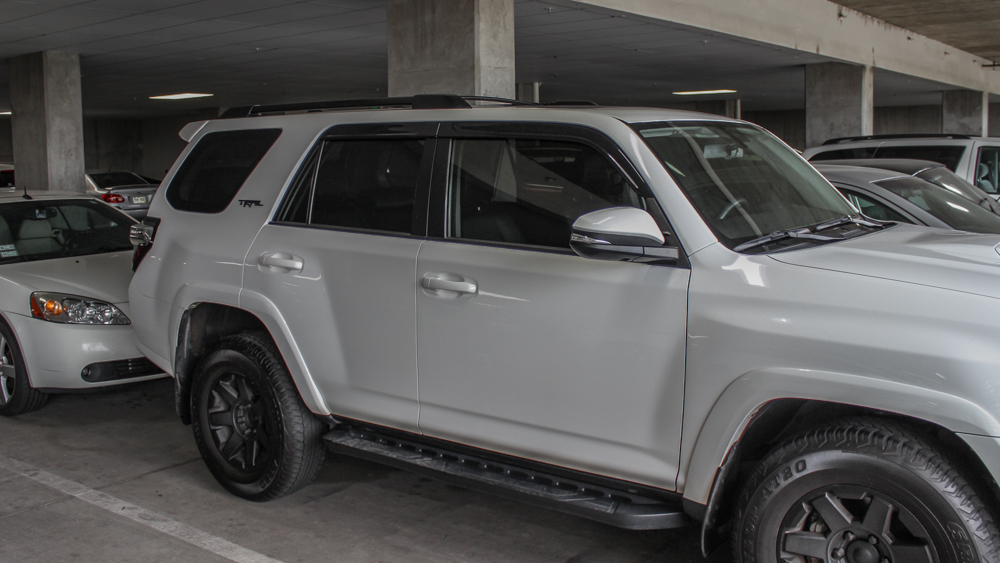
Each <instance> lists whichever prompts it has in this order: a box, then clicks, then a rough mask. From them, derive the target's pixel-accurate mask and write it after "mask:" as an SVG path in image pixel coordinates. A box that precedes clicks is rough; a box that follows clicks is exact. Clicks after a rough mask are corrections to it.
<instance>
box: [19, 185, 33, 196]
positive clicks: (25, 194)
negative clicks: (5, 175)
mask: <svg viewBox="0 0 1000 563" xmlns="http://www.w3.org/2000/svg"><path fill="white" fill-rule="evenodd" d="M21 186H23V187H24V195H23V196H21V197H23V198H24V199H35V198H33V197H31V196H30V195H28V184H21Z"/></svg>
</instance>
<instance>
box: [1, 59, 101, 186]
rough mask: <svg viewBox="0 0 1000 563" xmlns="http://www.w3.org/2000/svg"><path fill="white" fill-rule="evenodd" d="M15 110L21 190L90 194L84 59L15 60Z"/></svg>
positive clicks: (12, 102) (12, 94) (16, 161)
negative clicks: (86, 173)
mask: <svg viewBox="0 0 1000 563" xmlns="http://www.w3.org/2000/svg"><path fill="white" fill-rule="evenodd" d="M10 108H11V136H12V138H13V144H14V167H15V168H16V169H17V185H18V187H23V186H27V187H28V188H29V189H34V190H65V191H74V192H83V191H85V190H86V186H85V184H84V178H83V174H84V152H83V103H82V101H81V97H80V56H79V55H77V54H75V53H62V52H57V51H45V52H42V53H33V54H30V55H22V56H20V57H14V58H12V59H10Z"/></svg>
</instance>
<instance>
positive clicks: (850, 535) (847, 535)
mask: <svg viewBox="0 0 1000 563" xmlns="http://www.w3.org/2000/svg"><path fill="white" fill-rule="evenodd" d="M857 538H858V536H855V535H854V534H853V533H851V532H844V539H845V540H847V541H854V540H856V539H857Z"/></svg>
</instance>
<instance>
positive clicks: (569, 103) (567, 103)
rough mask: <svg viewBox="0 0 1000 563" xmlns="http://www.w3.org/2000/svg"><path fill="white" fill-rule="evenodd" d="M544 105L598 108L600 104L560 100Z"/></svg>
mask: <svg viewBox="0 0 1000 563" xmlns="http://www.w3.org/2000/svg"><path fill="white" fill-rule="evenodd" d="M542 105H543V106H586V107H594V106H598V105H600V104H598V103H597V102H591V101H587V100H558V101H555V102H545V103H544V104H542Z"/></svg>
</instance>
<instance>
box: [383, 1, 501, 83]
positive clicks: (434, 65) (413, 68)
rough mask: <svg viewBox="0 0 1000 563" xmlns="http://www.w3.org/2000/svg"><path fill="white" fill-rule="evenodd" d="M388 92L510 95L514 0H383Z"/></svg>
mask: <svg viewBox="0 0 1000 563" xmlns="http://www.w3.org/2000/svg"><path fill="white" fill-rule="evenodd" d="M386 32H387V46H388V51H389V96H412V95H414V94H458V95H461V96H496V97H501V98H513V97H514V95H515V93H514V0H388V1H387V2H386Z"/></svg>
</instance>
